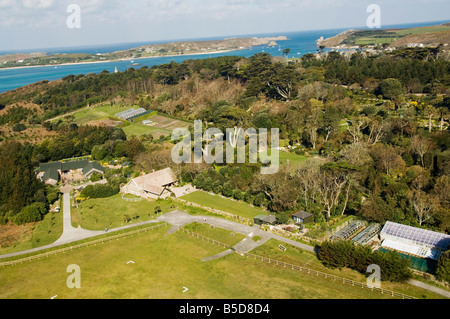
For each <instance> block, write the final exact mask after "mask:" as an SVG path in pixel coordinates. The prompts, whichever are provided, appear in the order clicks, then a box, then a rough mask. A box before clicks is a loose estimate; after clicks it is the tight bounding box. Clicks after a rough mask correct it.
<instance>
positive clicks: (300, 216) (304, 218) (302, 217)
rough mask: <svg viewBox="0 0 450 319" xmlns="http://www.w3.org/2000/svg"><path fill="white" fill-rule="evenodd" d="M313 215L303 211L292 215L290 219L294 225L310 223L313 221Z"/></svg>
mask: <svg viewBox="0 0 450 319" xmlns="http://www.w3.org/2000/svg"><path fill="white" fill-rule="evenodd" d="M313 218H314V215H313V214H311V213H308V212H305V211H303V210H302V211H300V212H298V213H295V214H294V215H292V219H293V220H294V222H295V223H296V224H304V223H310V222H312V221H313Z"/></svg>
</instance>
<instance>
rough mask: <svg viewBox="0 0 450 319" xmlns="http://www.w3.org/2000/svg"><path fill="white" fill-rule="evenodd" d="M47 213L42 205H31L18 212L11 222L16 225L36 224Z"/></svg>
mask: <svg viewBox="0 0 450 319" xmlns="http://www.w3.org/2000/svg"><path fill="white" fill-rule="evenodd" d="M46 213H47V209H46V208H45V204H44V203H33V204H31V205H30V206H25V207H24V208H22V209H21V210H20V212H19V213H18V214H17V215H15V216H14V218H13V220H14V222H15V223H16V224H17V225H23V224H27V223H33V222H38V221H41V220H42V217H43V216H44V215H45V214H46Z"/></svg>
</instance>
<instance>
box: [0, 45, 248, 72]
mask: <svg viewBox="0 0 450 319" xmlns="http://www.w3.org/2000/svg"><path fill="white" fill-rule="evenodd" d="M245 49H246V48H243V49H230V50H220V51H210V52H200V53H190V54H170V55H158V56H146V57H138V58H127V59H118V60H103V61H91V62H73V63H61V64H56V63H55V64H42V65H24V66H14V67H9V68H2V67H1V66H0V71H1V70H12V69H25V68H37V67H55V66H64V65H82V64H96V63H109V62H120V61H128V60H133V61H135V60H140V59H151V58H170V57H179V56H194V55H207V54H219V53H227V52H233V51H240V50H245Z"/></svg>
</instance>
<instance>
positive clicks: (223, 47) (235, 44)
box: [0, 36, 288, 68]
mask: <svg viewBox="0 0 450 319" xmlns="http://www.w3.org/2000/svg"><path fill="white" fill-rule="evenodd" d="M285 40H288V38H287V37H286V36H278V37H265V38H257V37H251V38H228V39H223V40H211V41H180V42H171V43H160V44H148V45H144V46H140V47H137V48H132V49H128V50H123V51H115V52H110V53H104V54H102V53H97V54H88V53H68V54H47V53H45V52H33V53H16V54H5V55H0V68H15V67H31V66H45V65H52V66H53V65H55V66H56V65H61V64H72V63H89V62H91V63H92V62H111V61H120V60H128V59H139V58H149V57H164V56H179V55H193V54H213V53H223V52H229V51H236V50H244V49H248V48H251V47H254V46H259V45H268V46H277V45H278V43H277V41H285ZM134 65H139V64H138V63H134Z"/></svg>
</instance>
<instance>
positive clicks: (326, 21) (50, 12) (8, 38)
mask: <svg viewBox="0 0 450 319" xmlns="http://www.w3.org/2000/svg"><path fill="white" fill-rule="evenodd" d="M370 4H377V5H379V7H380V9H381V23H382V25H383V24H386V25H390V24H402V23H414V22H426V21H442V20H450V15H449V12H450V1H448V0H121V1H120V0H0V51H7V50H28V49H35V48H36V49H38V48H54V47H73V46H87V45H100V44H114V43H127V42H146V41H148V42H149V43H151V42H153V41H155V42H156V41H169V40H181V39H195V38H211V37H217V39H221V38H225V37H228V36H239V35H248V34H261V33H277V32H279V33H280V35H283V32H291V31H306V30H320V29H338V28H352V27H360V26H365V25H366V21H367V18H368V17H369V15H370V14H371V13H368V12H367V7H368V5H370ZM70 5H76V6H77V7H78V8H79V9H80V14H79V15H74V14H76V12H75V11H71V10H69V11H68V8H70V7H69V6H70ZM68 19H69V20H70V23H69V24H68V23H67V20H68ZM78 22H79V24H78ZM74 26H76V27H74ZM78 27H79V28H78Z"/></svg>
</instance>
